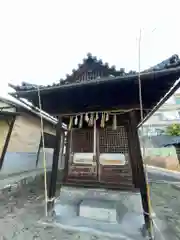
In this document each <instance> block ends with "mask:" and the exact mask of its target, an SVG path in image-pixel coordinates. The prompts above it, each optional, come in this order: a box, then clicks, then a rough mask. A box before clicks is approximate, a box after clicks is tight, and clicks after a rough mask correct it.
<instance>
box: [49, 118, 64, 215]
mask: <svg viewBox="0 0 180 240" xmlns="http://www.w3.org/2000/svg"><path fill="white" fill-rule="evenodd" d="M61 135H62V119H61V118H60V117H59V118H58V123H57V124H56V139H55V146H54V152H53V163H52V171H51V178H50V184H49V191H48V199H49V200H48V204H47V208H48V211H49V210H51V209H52V208H53V206H54V198H55V194H56V182H57V173H58V162H59V154H60V145H61Z"/></svg>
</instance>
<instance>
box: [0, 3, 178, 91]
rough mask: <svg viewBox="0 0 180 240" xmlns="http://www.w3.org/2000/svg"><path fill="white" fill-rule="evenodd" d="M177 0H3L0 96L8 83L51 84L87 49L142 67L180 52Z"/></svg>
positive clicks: (114, 61) (116, 61)
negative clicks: (139, 38) (140, 41)
mask: <svg viewBox="0 0 180 240" xmlns="http://www.w3.org/2000/svg"><path fill="white" fill-rule="evenodd" d="M179 9H180V1H179V0H177V1H176V0H174V1H173V0H172V1H161V0H158V1H157V0H156V1H154V0H151V1H148V0H142V1H140V0H139V1H138V0H136V1H135V0H131V1H130V0H125V1H122V0H111V1H109V0H102V1H101V0H89V1H87V0H64V1H63V0H49V1H46V0H29V1H27V0H22V1H19V0H15V1H14V0H13V1H10V0H9V1H8V0H4V1H3V0H1V1H0V94H1V95H4V94H5V93H6V92H7V83H8V82H11V83H15V84H18V83H21V82H22V81H27V82H31V83H36V84H37V83H39V84H48V83H49V84H51V83H52V82H56V81H57V80H59V79H60V78H63V77H64V76H65V74H66V73H71V70H72V69H73V68H77V65H78V63H81V62H82V59H83V58H84V57H85V56H86V54H87V53H88V52H91V53H92V54H93V55H96V56H97V57H98V58H101V59H102V60H103V61H104V62H108V63H109V64H110V65H116V67H117V68H121V67H124V68H125V69H127V70H130V69H133V70H136V69H137V67H138V62H137V59H138V47H137V38H138V35H139V29H140V28H142V45H141V46H142V47H141V49H142V51H141V52H142V57H141V67H142V69H144V68H148V67H149V66H152V65H155V64H156V63H159V62H160V61H162V60H164V59H166V58H168V57H170V56H171V55H172V54H175V53H177V54H180V28H179V22H180V20H179V18H180V13H179Z"/></svg>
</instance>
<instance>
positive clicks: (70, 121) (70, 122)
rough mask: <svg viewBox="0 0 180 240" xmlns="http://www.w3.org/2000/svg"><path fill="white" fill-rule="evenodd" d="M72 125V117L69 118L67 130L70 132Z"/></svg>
mask: <svg viewBox="0 0 180 240" xmlns="http://www.w3.org/2000/svg"><path fill="white" fill-rule="evenodd" d="M72 124H73V117H72V116H71V117H70V120H69V126H68V129H69V130H71V128H72Z"/></svg>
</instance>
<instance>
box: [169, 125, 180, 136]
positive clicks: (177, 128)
mask: <svg viewBox="0 0 180 240" xmlns="http://www.w3.org/2000/svg"><path fill="white" fill-rule="evenodd" d="M166 133H167V134H168V135H170V136H180V124H177V123H174V124H171V125H169V126H168V127H167V129H166Z"/></svg>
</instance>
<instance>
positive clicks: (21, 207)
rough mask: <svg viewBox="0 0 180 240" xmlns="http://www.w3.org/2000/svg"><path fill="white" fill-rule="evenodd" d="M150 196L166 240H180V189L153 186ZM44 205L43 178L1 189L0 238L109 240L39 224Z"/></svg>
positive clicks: (162, 185) (5, 239)
mask: <svg viewBox="0 0 180 240" xmlns="http://www.w3.org/2000/svg"><path fill="white" fill-rule="evenodd" d="M57 194H58V193H57ZM151 197H152V204H153V209H154V211H155V213H156V215H157V216H158V218H159V219H160V220H161V221H163V222H164V223H165V224H166V225H167V228H166V230H165V239H167V240H169V239H173V240H177V239H180V207H179V206H180V190H179V189H178V188H174V187H172V186H171V185H170V184H155V183H152V185H151ZM43 202H44V190H43V178H40V177H39V178H36V179H34V180H33V181H30V182H29V183H28V184H27V183H25V181H24V180H21V181H20V182H19V184H18V185H14V186H13V187H11V188H10V187H9V188H6V189H4V190H1V193H0V239H2V240H10V239H13V240H24V239H26V240H32V239H34V240H35V239H36V240H40V239H41V240H50V239H61V240H65V239H67V240H75V239H82V240H90V239H92V240H93V239H99V240H101V239H103V240H107V239H111V238H108V237H104V236H103V237H100V236H95V235H91V234H88V233H74V232H70V231H65V230H62V229H60V228H59V227H55V226H54V227H53V226H47V225H42V223H41V222H40V219H42V218H43V216H44V204H43ZM159 240H161V239H159ZM162 240H163V239H162Z"/></svg>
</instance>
